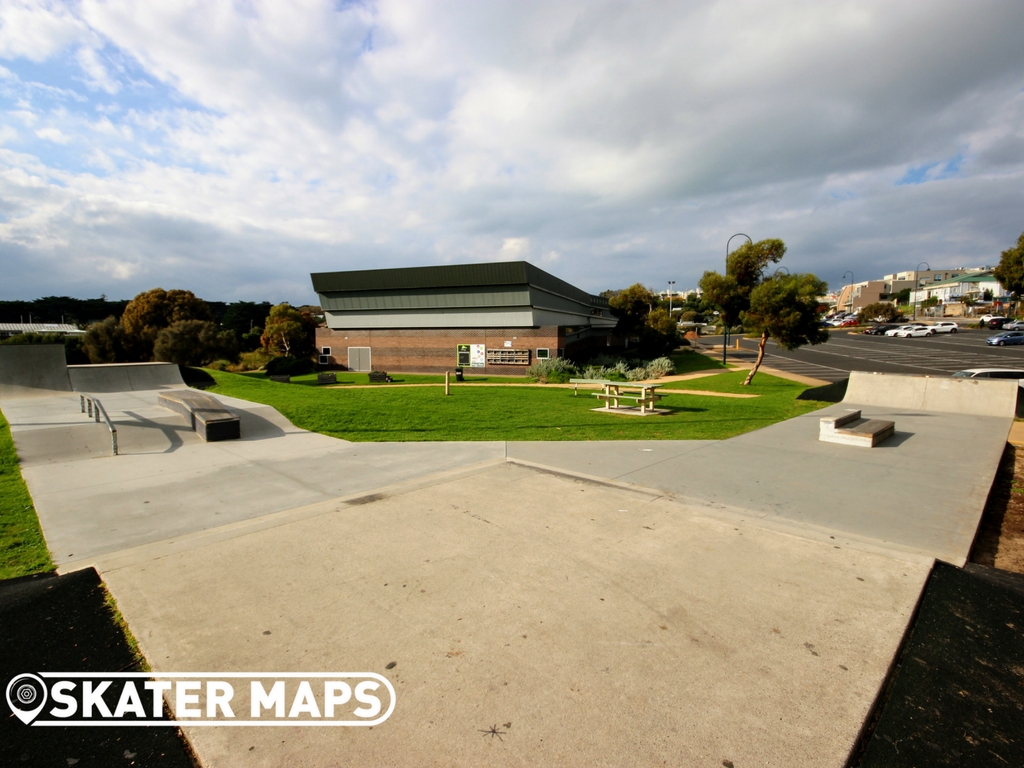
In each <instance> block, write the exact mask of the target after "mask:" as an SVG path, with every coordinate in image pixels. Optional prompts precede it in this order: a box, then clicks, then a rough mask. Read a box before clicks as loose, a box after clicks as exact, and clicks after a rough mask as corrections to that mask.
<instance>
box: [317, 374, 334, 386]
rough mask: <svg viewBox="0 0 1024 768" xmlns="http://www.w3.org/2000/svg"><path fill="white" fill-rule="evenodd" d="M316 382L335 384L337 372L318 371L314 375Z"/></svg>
mask: <svg viewBox="0 0 1024 768" xmlns="http://www.w3.org/2000/svg"><path fill="white" fill-rule="evenodd" d="M316 383H317V384H337V383H338V374H336V373H318V374H317V375H316Z"/></svg>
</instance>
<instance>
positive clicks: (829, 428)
mask: <svg viewBox="0 0 1024 768" xmlns="http://www.w3.org/2000/svg"><path fill="white" fill-rule="evenodd" d="M895 432H896V422H893V421H885V420H883V419H862V418H861V417H860V411H848V412H847V413H844V414H842V415H841V416H825V417H823V418H822V419H821V422H820V426H819V429H818V440H820V441H822V442H826V443H841V444H842V445H859V446H862V447H865V448H874V447H875V446H876V445H878V444H879V443H881V442H882V441H883V440H888V439H889V438H890V437H892V436H893V434H895Z"/></svg>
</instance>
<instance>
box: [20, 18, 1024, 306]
mask: <svg viewBox="0 0 1024 768" xmlns="http://www.w3.org/2000/svg"><path fill="white" fill-rule="evenodd" d="M1022 29H1024V3H1022V2H1020V0H973V2H970V3H965V2H963V0H902V1H901V0H885V1H884V2H882V1H877V2H876V1H875V0H862V1H858V2H844V1H843V0H833V1H832V2H828V3H822V2H820V0H772V2H770V3H766V2H763V1H762V0H718V1H715V2H704V1H703V0H692V1H680V0H677V1H676V2H658V0H644V2H623V1H622V0H617V1H616V2H602V0H558V2H550V0H543V1H540V2H532V1H531V0H514V1H512V2H500V1H498V0H494V1H489V2H466V1H465V0H458V1H457V2H446V1H445V0H432V1H431V2H419V1H418V0H394V1H392V0H381V1H380V2H338V1H334V2H329V1H326V0H324V1H322V0H293V1H292V2H287V3H286V2H283V1H282V0H249V1H247V2H241V1H237V2H230V1H228V0H208V1H203V2H200V1H198V0H181V1H176V0H161V1H160V2H140V1H139V0H106V1H100V0H80V1H75V2H64V3H60V2H51V1H50V0H37V2H25V1H24V0H0V299H3V300H10V299H33V298H37V297H40V296H49V295H70V296H77V297H80V298H86V297H96V296H99V295H101V294H103V295H106V296H107V297H108V298H112V299H113V298H131V297H132V296H134V295H135V294H137V293H139V292H141V291H144V290H148V289H150V288H154V287H162V288H165V289H168V290H169V289H171V288H184V289H188V290H192V291H194V292H195V293H196V294H197V295H199V296H201V297H203V298H206V299H210V300H220V301H236V300H248V301H256V300H260V301H262V300H269V301H274V302H278V301H290V302H292V303H296V304H301V303H306V302H307V301H315V298H316V297H315V294H314V293H313V292H312V287H311V284H310V279H309V273H310V272H319V271H333V270H348V269H371V268H382V267H405V266H422V265H433V264H457V263H478V262H486V261H500V260H519V259H525V260H527V261H530V262H532V263H533V264H536V265H537V266H539V267H541V268H542V269H545V270H547V271H549V272H551V273H552V274H555V275H556V276H558V277H560V278H562V279H564V280H567V281H569V282H571V283H573V284H575V285H577V286H579V287H580V288H583V289H585V290H589V291H592V292H595V293H596V292H599V291H602V290H605V289H615V288H622V287H625V286H627V285H630V284H632V283H636V282H640V283H644V284H645V285H648V286H649V287H652V288H654V289H656V290H664V289H665V288H667V287H668V281H675V289H676V290H679V289H684V288H691V287H694V286H696V284H697V281H698V280H699V279H700V276H701V275H702V274H703V272H704V271H705V270H721V269H722V267H723V263H724V258H725V253H726V244H727V242H728V241H729V238H730V236H732V235H733V234H736V233H744V234H747V235H749V236H750V237H752V238H753V239H754V240H760V239H764V238H781V239H783V240H784V241H785V242H786V245H787V246H788V252H787V255H786V257H785V259H784V260H783V262H782V264H784V265H785V266H786V267H787V268H788V269H789V271H790V272H814V273H815V274H817V275H818V276H819V277H821V278H822V279H824V280H826V281H828V282H829V283H830V285H832V286H833V287H840V286H841V285H842V284H844V283H846V282H849V281H850V276H849V274H848V273H849V272H852V273H853V275H854V279H855V280H857V281H860V280H866V279H869V278H870V279H874V278H879V277H881V276H882V275H883V274H888V273H892V272H895V271H901V270H910V269H914V267H915V266H916V265H918V264H919V263H920V262H926V263H927V264H928V266H930V267H931V268H934V269H941V268H946V267H959V266H980V265H990V266H994V265H995V264H997V263H998V261H999V254H1000V252H1001V251H1003V250H1005V249H1007V248H1010V247H1011V246H1013V245H1014V244H1015V243H1016V240H1017V237H1018V236H1019V235H1020V233H1021V232H1022V231H1024V46H1022V45H1021V44H1020V31H1021V30H1022ZM741 242H743V238H741V237H740V238H735V239H733V240H732V246H733V247H736V246H737V245H739V244H740V243H741ZM844 275H845V277H844Z"/></svg>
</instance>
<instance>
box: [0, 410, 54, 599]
mask: <svg viewBox="0 0 1024 768" xmlns="http://www.w3.org/2000/svg"><path fill="white" fill-rule="evenodd" d="M52 570H53V561H52V560H50V551H49V550H48V549H47V548H46V542H45V541H44V540H43V532H42V531H41V530H40V528H39V519H38V518H37V517H36V510H35V507H33V506H32V497H31V496H29V494H28V488H27V487H26V486H25V481H24V480H22V478H21V470H20V469H19V468H18V455H17V454H16V453H15V452H14V441H13V440H12V439H11V429H10V427H9V426H8V424H7V420H6V419H5V418H4V417H3V414H0V579H13V578H15V577H16V576H27V575H28V574H30V573H40V572H42V571H52Z"/></svg>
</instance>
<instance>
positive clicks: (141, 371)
mask: <svg viewBox="0 0 1024 768" xmlns="http://www.w3.org/2000/svg"><path fill="white" fill-rule="evenodd" d="M68 376H69V377H70V379H71V386H73V387H74V388H75V389H76V390H77V391H79V392H90V393H95V394H99V393H101V392H136V391H140V390H153V389H171V388H174V387H184V386H185V382H184V381H183V380H182V378H181V369H180V368H178V366H177V365H176V364H175V363H110V364H106V365H71V366H68Z"/></svg>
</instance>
